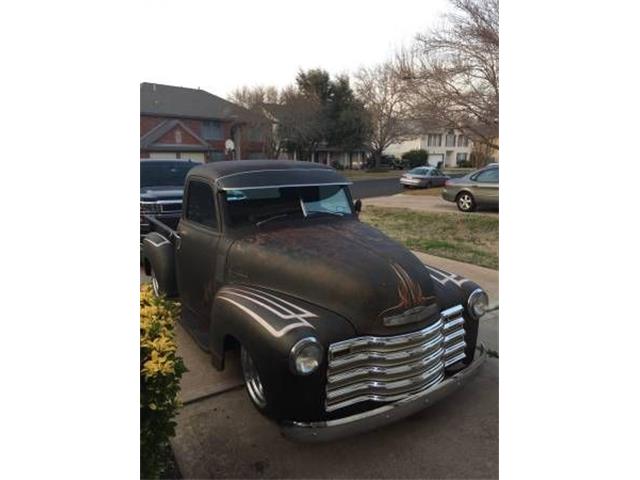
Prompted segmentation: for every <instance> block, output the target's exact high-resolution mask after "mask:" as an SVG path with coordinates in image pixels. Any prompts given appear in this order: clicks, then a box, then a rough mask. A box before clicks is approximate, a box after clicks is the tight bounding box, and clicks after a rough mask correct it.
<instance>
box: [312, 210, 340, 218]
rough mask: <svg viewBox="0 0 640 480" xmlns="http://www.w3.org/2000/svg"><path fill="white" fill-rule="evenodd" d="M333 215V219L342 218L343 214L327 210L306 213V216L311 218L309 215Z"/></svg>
mask: <svg viewBox="0 0 640 480" xmlns="http://www.w3.org/2000/svg"><path fill="white" fill-rule="evenodd" d="M322 214H325V215H333V216H334V217H344V213H342V212H331V211H329V210H314V211H312V212H307V216H308V217H309V216H311V215H322Z"/></svg>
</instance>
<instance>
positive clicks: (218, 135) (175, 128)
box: [140, 83, 268, 162]
mask: <svg viewBox="0 0 640 480" xmlns="http://www.w3.org/2000/svg"><path fill="white" fill-rule="evenodd" d="M264 128H265V126H264V118H263V117H261V116H257V115H256V114H254V113H252V112H250V111H249V110H246V109H244V108H242V107H240V106H239V105H236V104H234V103H231V102H229V101H227V100H224V99H223V98H220V97H217V96H215V95H212V94H211V93H209V92H206V91H204V90H200V89H194V88H184V87H173V86H170V85H160V84H156V83H141V84H140V158H156V159H171V158H190V159H192V160H194V161H198V162H212V161H218V160H230V159H240V158H264V153H263V152H264V148H265V143H264V135H263V132H264ZM267 128H268V127H267ZM229 140H231V141H232V144H233V150H229V149H227V148H226V147H227V146H230V145H231V142H229Z"/></svg>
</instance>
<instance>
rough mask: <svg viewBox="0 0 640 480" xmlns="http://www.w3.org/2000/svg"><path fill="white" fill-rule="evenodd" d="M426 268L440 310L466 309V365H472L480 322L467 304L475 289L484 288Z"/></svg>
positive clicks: (431, 268) (444, 272)
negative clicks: (460, 306) (457, 306)
mask: <svg viewBox="0 0 640 480" xmlns="http://www.w3.org/2000/svg"><path fill="white" fill-rule="evenodd" d="M425 267H426V268H427V270H428V271H429V275H430V276H431V280H433V288H434V294H435V296H436V298H437V299H438V302H439V304H440V310H446V309H447V308H450V307H453V306H454V305H462V306H463V307H464V312H465V313H464V319H465V325H464V328H465V343H466V344H467V347H466V349H465V354H466V358H465V360H464V362H465V364H470V363H471V362H472V361H473V357H474V354H475V350H476V343H477V341H478V328H479V321H478V320H477V319H476V318H474V317H473V315H472V314H471V312H470V311H469V308H468V305H467V302H468V300H469V296H470V295H471V293H472V292H473V291H474V290H475V289H477V288H482V287H480V286H479V285H478V284H477V283H476V282H474V281H473V280H469V279H468V278H465V277H461V276H460V275H456V274H455V273H450V272H447V271H445V270H440V269H439V268H434V267H432V266H429V265H425Z"/></svg>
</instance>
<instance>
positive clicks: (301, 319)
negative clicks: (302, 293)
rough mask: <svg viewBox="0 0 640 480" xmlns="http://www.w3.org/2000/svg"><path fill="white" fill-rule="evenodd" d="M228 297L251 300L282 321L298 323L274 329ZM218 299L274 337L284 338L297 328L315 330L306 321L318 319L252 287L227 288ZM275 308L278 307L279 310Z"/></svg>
mask: <svg viewBox="0 0 640 480" xmlns="http://www.w3.org/2000/svg"><path fill="white" fill-rule="evenodd" d="M257 292H259V293H257ZM228 295H232V296H235V297H240V298H244V299H245V300H249V301H250V302H252V303H254V304H255V305H258V306H260V307H262V308H264V309H265V310H267V311H269V312H271V313H273V314H274V315H276V316H277V317H278V318H280V319H282V320H285V321H290V320H297V322H294V323H290V324H288V325H286V326H285V327H283V328H281V329H279V330H278V329H276V328H274V327H273V326H272V325H271V324H270V323H269V322H268V321H267V320H265V319H264V318H263V317H262V316H260V315H259V314H258V313H256V312H254V311H253V310H251V309H250V308H248V307H246V306H245V305H242V304H241V303H239V302H237V301H236V300H233V299H232V298H229V296H228ZM218 298H219V299H220V300H224V301H226V302H229V303H231V304H232V305H234V306H236V307H237V308H239V309H240V310H242V311H243V312H245V313H246V314H248V315H249V316H250V317H251V318H253V319H254V320H255V321H257V322H258V323H259V324H260V325H262V326H263V327H264V328H265V329H266V330H267V331H268V332H269V333H271V334H272V335H273V336H274V337H282V336H283V335H285V334H286V333H287V332H290V331H291V330H293V329H295V328H301V327H310V328H313V325H311V324H310V323H309V322H307V321H306V320H305V319H306V318H315V317H317V315H315V314H314V313H311V312H309V311H307V310H305V309H303V308H301V307H299V306H297V305H295V304H293V303H291V302H288V301H286V300H283V299H281V298H279V297H277V296H275V295H272V294H270V293H267V292H263V291H261V290H257V289H255V288H251V287H227V288H225V289H224V292H223V293H222V294H220V295H218ZM283 304H284V305H283ZM285 305H286V306H285ZM274 307H276V308H277V309H276V308H274ZM288 307H289V308H288Z"/></svg>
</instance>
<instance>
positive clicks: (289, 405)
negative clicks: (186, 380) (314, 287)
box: [209, 285, 355, 421]
mask: <svg viewBox="0 0 640 480" xmlns="http://www.w3.org/2000/svg"><path fill="white" fill-rule="evenodd" d="M354 335H355V330H354V328H353V326H352V325H351V323H349V322H348V321H347V320H346V319H344V318H342V317H340V316H338V315H336V314H335V313H333V312H330V311H327V310H325V309H323V308H322V307H319V306H316V305H311V304H308V303H306V302H303V301H300V300H298V299H295V298H291V297H289V296H287V295H284V294H282V293H279V292H272V291H269V290H266V289H264V288H255V287H252V286H248V285H226V286H224V287H222V288H221V289H220V290H219V291H218V292H217V293H216V296H215V298H214V302H213V307H212V312H211V323H210V329H209V339H210V349H211V353H212V358H213V361H214V364H216V363H217V365H216V366H219V367H221V366H222V365H223V359H224V349H225V344H227V342H228V340H229V338H233V339H234V340H236V341H237V342H239V343H240V344H241V345H242V346H243V347H244V348H246V349H247V351H248V352H249V354H250V355H251V357H252V358H253V361H254V363H255V365H256V368H257V370H258V373H259V374H260V378H261V379H262V383H263V387H264V391H265V396H266V397H267V403H268V405H269V407H268V411H267V414H268V415H269V416H270V417H272V418H274V419H275V420H279V421H281V420H299V421H303V420H305V421H308V420H310V419H320V418H321V417H322V413H323V410H324V408H323V401H324V395H323V392H324V388H325V382H326V351H327V348H328V346H329V344H330V343H333V342H337V341H340V340H344V339H346V338H351V337H353V336H354ZM308 336H313V337H315V338H317V339H318V341H319V342H320V344H321V345H323V347H324V350H325V356H324V360H323V363H322V365H321V367H320V368H319V369H318V370H317V371H315V372H314V373H312V374H311V375H308V376H299V375H295V374H294V373H292V372H291V370H290V368H289V352H290V351H291V347H293V345H294V344H295V343H296V342H298V341H299V340H301V339H302V338H305V337H308Z"/></svg>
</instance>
